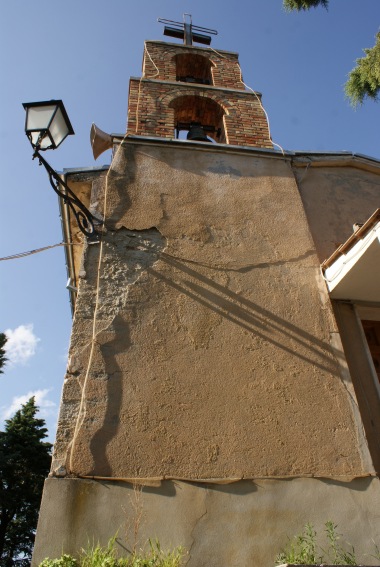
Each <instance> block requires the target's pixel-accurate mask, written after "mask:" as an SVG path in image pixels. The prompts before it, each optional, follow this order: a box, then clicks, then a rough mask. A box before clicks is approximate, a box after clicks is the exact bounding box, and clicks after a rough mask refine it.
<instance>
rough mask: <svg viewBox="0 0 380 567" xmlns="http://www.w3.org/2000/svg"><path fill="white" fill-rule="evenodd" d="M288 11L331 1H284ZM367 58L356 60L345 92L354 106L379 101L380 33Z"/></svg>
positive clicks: (314, 6)
mask: <svg viewBox="0 0 380 567" xmlns="http://www.w3.org/2000/svg"><path fill="white" fill-rule="evenodd" d="M283 4H284V7H285V9H286V10H298V11H300V10H309V9H310V8H317V7H318V6H323V7H324V8H326V9H327V8H328V4H329V0H283ZM364 53H365V56H364V57H361V58H359V59H357V60H356V67H354V69H352V71H351V72H350V73H349V75H348V81H347V82H346V85H345V92H346V95H347V96H348V98H349V99H350V101H351V104H352V105H353V106H357V105H358V104H362V103H363V102H364V99H365V98H371V99H372V100H378V97H379V93H380V33H378V34H377V35H376V43H375V45H374V46H373V47H371V48H368V49H364Z"/></svg>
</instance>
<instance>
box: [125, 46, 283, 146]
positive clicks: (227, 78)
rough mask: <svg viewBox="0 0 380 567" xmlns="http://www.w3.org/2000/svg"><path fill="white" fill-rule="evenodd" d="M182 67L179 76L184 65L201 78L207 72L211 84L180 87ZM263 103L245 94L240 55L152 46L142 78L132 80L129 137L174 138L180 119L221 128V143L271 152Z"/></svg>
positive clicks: (191, 84) (145, 62) (255, 96)
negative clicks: (264, 149)
mask: <svg viewBox="0 0 380 567" xmlns="http://www.w3.org/2000/svg"><path fill="white" fill-rule="evenodd" d="M192 60H193V62H194V61H196V63H195V64H193V65H192ZM202 60H203V61H204V65H203V69H202V68H201V67H202ZM179 61H180V66H181V72H184V71H183V69H185V68H186V62H187V63H188V65H189V66H191V65H192V69H198V70H199V73H198V74H199V75H201V74H202V76H203V77H205V76H206V75H207V73H208V69H209V70H210V83H211V84H210V85H208V84H197V83H193V82H191V83H189V82H182V81H177V71H178V65H179ZM260 98H261V95H260V94H258V93H253V92H251V91H246V90H245V87H244V84H243V83H242V78H241V71H240V66H239V62H238V55H237V54H236V53H231V52H227V51H219V52H215V51H212V50H211V49H209V48H208V49H204V48H198V47H189V46H184V45H180V44H178V45H177V44H168V43H164V42H153V41H149V42H146V44H145V50H144V59H143V77H142V78H141V79H138V78H131V80H130V89H129V107H128V127H127V133H128V134H137V135H141V136H153V137H161V138H174V137H175V133H174V132H175V125H176V122H177V120H178V119H179V118H178V117H179V115H180V116H181V120H184V118H185V119H187V120H188V121H200V122H202V124H210V125H213V126H215V128H220V130H221V135H220V136H219V137H218V138H216V139H217V141H219V142H224V143H227V144H233V145H241V146H253V147H259V148H272V147H273V146H272V142H271V140H270V136H269V128H268V123H267V120H266V116H265V113H264V110H263V108H262V106H261V100H260Z"/></svg>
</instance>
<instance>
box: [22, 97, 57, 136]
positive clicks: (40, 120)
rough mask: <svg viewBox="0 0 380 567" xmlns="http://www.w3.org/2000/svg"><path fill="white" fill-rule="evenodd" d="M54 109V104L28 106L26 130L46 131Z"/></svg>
mask: <svg viewBox="0 0 380 567" xmlns="http://www.w3.org/2000/svg"><path fill="white" fill-rule="evenodd" d="M55 109H56V105H55V104H52V105H49V106H30V107H29V108H28V116H27V120H26V130H27V131H28V130H46V129H47V127H48V126H49V123H50V120H51V117H52V116H53V113H54V111H55Z"/></svg>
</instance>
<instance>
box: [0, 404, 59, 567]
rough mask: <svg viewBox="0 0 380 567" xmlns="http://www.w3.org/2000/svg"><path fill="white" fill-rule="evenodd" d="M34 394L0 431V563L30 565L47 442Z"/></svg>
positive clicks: (6, 566)
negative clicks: (37, 413)
mask: <svg viewBox="0 0 380 567" xmlns="http://www.w3.org/2000/svg"><path fill="white" fill-rule="evenodd" d="M37 410H38V408H37V406H36V404H35V400H34V397H32V398H30V400H29V401H28V402H27V403H26V404H25V405H23V406H22V407H21V409H20V410H18V411H17V412H16V413H15V415H14V416H13V417H12V418H10V419H8V420H6V425H5V431H0V565H1V566H2V567H11V566H17V565H18V566H20V567H24V566H27V565H30V559H31V555H32V549H33V543H34V534H35V529H36V526H37V519H38V510H39V506H40V501H41V494H42V487H43V483H44V479H45V477H46V476H47V474H48V472H49V466H50V452H51V444H50V443H47V442H46V441H43V440H44V439H45V437H46V436H47V429H46V427H45V421H44V420H43V419H38V418H36V417H35V415H36V412H37Z"/></svg>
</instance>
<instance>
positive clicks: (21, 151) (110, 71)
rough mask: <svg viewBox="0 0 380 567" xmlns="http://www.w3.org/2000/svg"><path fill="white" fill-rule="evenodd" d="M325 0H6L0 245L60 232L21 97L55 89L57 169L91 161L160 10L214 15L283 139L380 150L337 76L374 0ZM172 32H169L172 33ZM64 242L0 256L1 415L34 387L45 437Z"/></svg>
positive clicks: (59, 349) (62, 348) (0, 97)
mask: <svg viewBox="0 0 380 567" xmlns="http://www.w3.org/2000/svg"><path fill="white" fill-rule="evenodd" d="M330 4H331V5H330V8H329V11H328V12H327V11H325V10H323V9H317V10H311V11H310V12H303V13H300V14H298V13H291V14H288V13H286V12H285V11H284V10H283V8H282V0H250V1H248V0H241V1H240V2H236V3H231V2H223V1H220V0H218V1H217V0H207V1H205V0H162V1H157V0H139V1H138V2H129V1H128V0H108V1H107V2H105V1H104V0H65V2H58V1H55V0H39V1H38V2H30V0H16V1H13V2H3V4H2V9H1V12H2V17H1V23H0V43H1V45H0V53H1V55H0V57H1V74H2V77H3V79H2V87H1V92H0V102H1V105H0V143H1V147H0V150H1V151H0V160H1V203H2V206H1V223H0V232H1V235H0V257H4V256H8V255H11V254H15V253H18V252H23V251H27V250H31V249H36V248H39V247H43V246H47V245H51V244H55V243H58V242H60V241H61V240H62V234H61V227H60V220H59V215H58V204H57V198H56V196H55V194H54V193H53V191H52V190H51V188H50V185H49V182H48V179H47V176H46V173H45V171H44V170H43V169H42V168H40V167H38V164H37V163H36V162H32V160H31V156H32V151H31V147H30V146H29V143H28V141H27V139H26V137H25V134H24V132H23V129H24V110H23V108H22V102H31V101H37V100H49V99H53V98H56V99H62V100H63V101H64V104H65V106H66V109H67V111H68V114H69V116H70V119H71V122H72V125H73V127H74V130H75V133H76V135H75V136H71V137H70V138H68V139H67V140H66V141H65V142H64V144H63V145H62V146H61V147H60V148H59V149H58V150H57V151H55V152H49V153H48V154H46V155H45V157H46V158H47V159H48V161H49V162H50V163H51V164H52V165H53V167H55V168H56V169H57V170H62V169H63V168H70V167H88V166H94V165H97V164H98V165H104V164H107V163H109V161H110V155H109V152H107V153H105V154H103V155H102V156H100V158H99V159H98V161H97V162H94V159H93V157H92V153H91V147H90V142H89V133H90V127H91V124H92V122H95V123H96V124H97V125H98V126H99V127H100V128H101V129H103V130H105V131H106V132H110V133H111V132H112V133H123V132H124V131H125V125H126V114H127V98H128V81H129V77H130V76H140V75H141V61H142V53H143V45H144V40H145V39H158V40H164V39H165V38H164V37H163V36H162V25H161V24H158V23H157V18H158V17H163V18H168V19H172V20H177V21H180V20H182V14H183V13H184V12H186V13H191V14H192V15H193V22H194V24H196V25H200V26H204V27H210V28H215V29H217V30H218V32H219V34H218V36H216V37H214V38H213V43H212V46H213V47H214V48H215V49H225V50H229V51H236V52H238V53H239V54H240V64H241V67H242V71H243V77H244V81H245V83H246V84H247V85H249V86H250V87H252V88H253V89H255V90H258V91H260V92H262V93H263V104H264V106H265V108H266V110H267V112H268V115H269V119H270V126H271V131H272V138H273V140H274V142H276V143H277V144H280V145H281V146H282V147H283V148H284V149H287V150H310V151H335V150H336V151H341V150H349V151H353V152H357V153H362V154H366V155H370V156H373V157H375V158H378V159H380V148H379V138H378V131H379V115H380V104H376V103H374V102H371V101H368V102H366V103H365V104H364V105H363V106H362V107H360V108H358V109H357V110H353V109H352V108H351V107H350V106H349V103H348V102H347V101H346V100H345V98H344V93H343V85H344V82H345V80H346V76H347V73H348V72H349V71H350V70H351V68H352V67H353V66H354V61H355V59H356V58H357V57H361V56H362V48H364V47H371V46H372V45H373V44H374V36H375V34H376V32H377V30H378V27H379V22H380V2H379V0H330ZM172 41H176V40H172ZM66 280H67V277H66V268H65V261H64V253H63V250H62V248H55V249H52V250H49V251H46V252H43V253H41V254H35V255H33V256H29V257H27V258H24V259H18V260H12V261H2V262H0V330H2V331H5V330H9V334H10V336H11V338H12V341H11V347H12V350H11V351H10V353H9V356H10V358H12V360H13V362H12V363H9V364H8V366H7V368H6V371H5V374H4V375H1V376H0V423H1V420H2V419H4V417H6V416H9V415H10V414H11V413H12V412H13V411H14V410H15V409H16V408H17V407H18V405H19V403H20V401H25V400H26V399H27V398H28V397H29V396H30V395H31V393H33V392H36V393H37V401H38V402H39V403H40V405H41V409H42V411H41V415H42V416H43V417H44V418H45V419H46V421H47V424H48V427H49V431H50V438H51V439H52V438H53V437H54V433H55V424H56V419H57V411H58V407H59V399H60V394H61V388H62V383H63V377H64V373H65V367H66V360H67V350H68V344H69V337H70V328H71V313H70V306H69V297H68V292H67V290H66V289H65V285H66Z"/></svg>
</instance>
